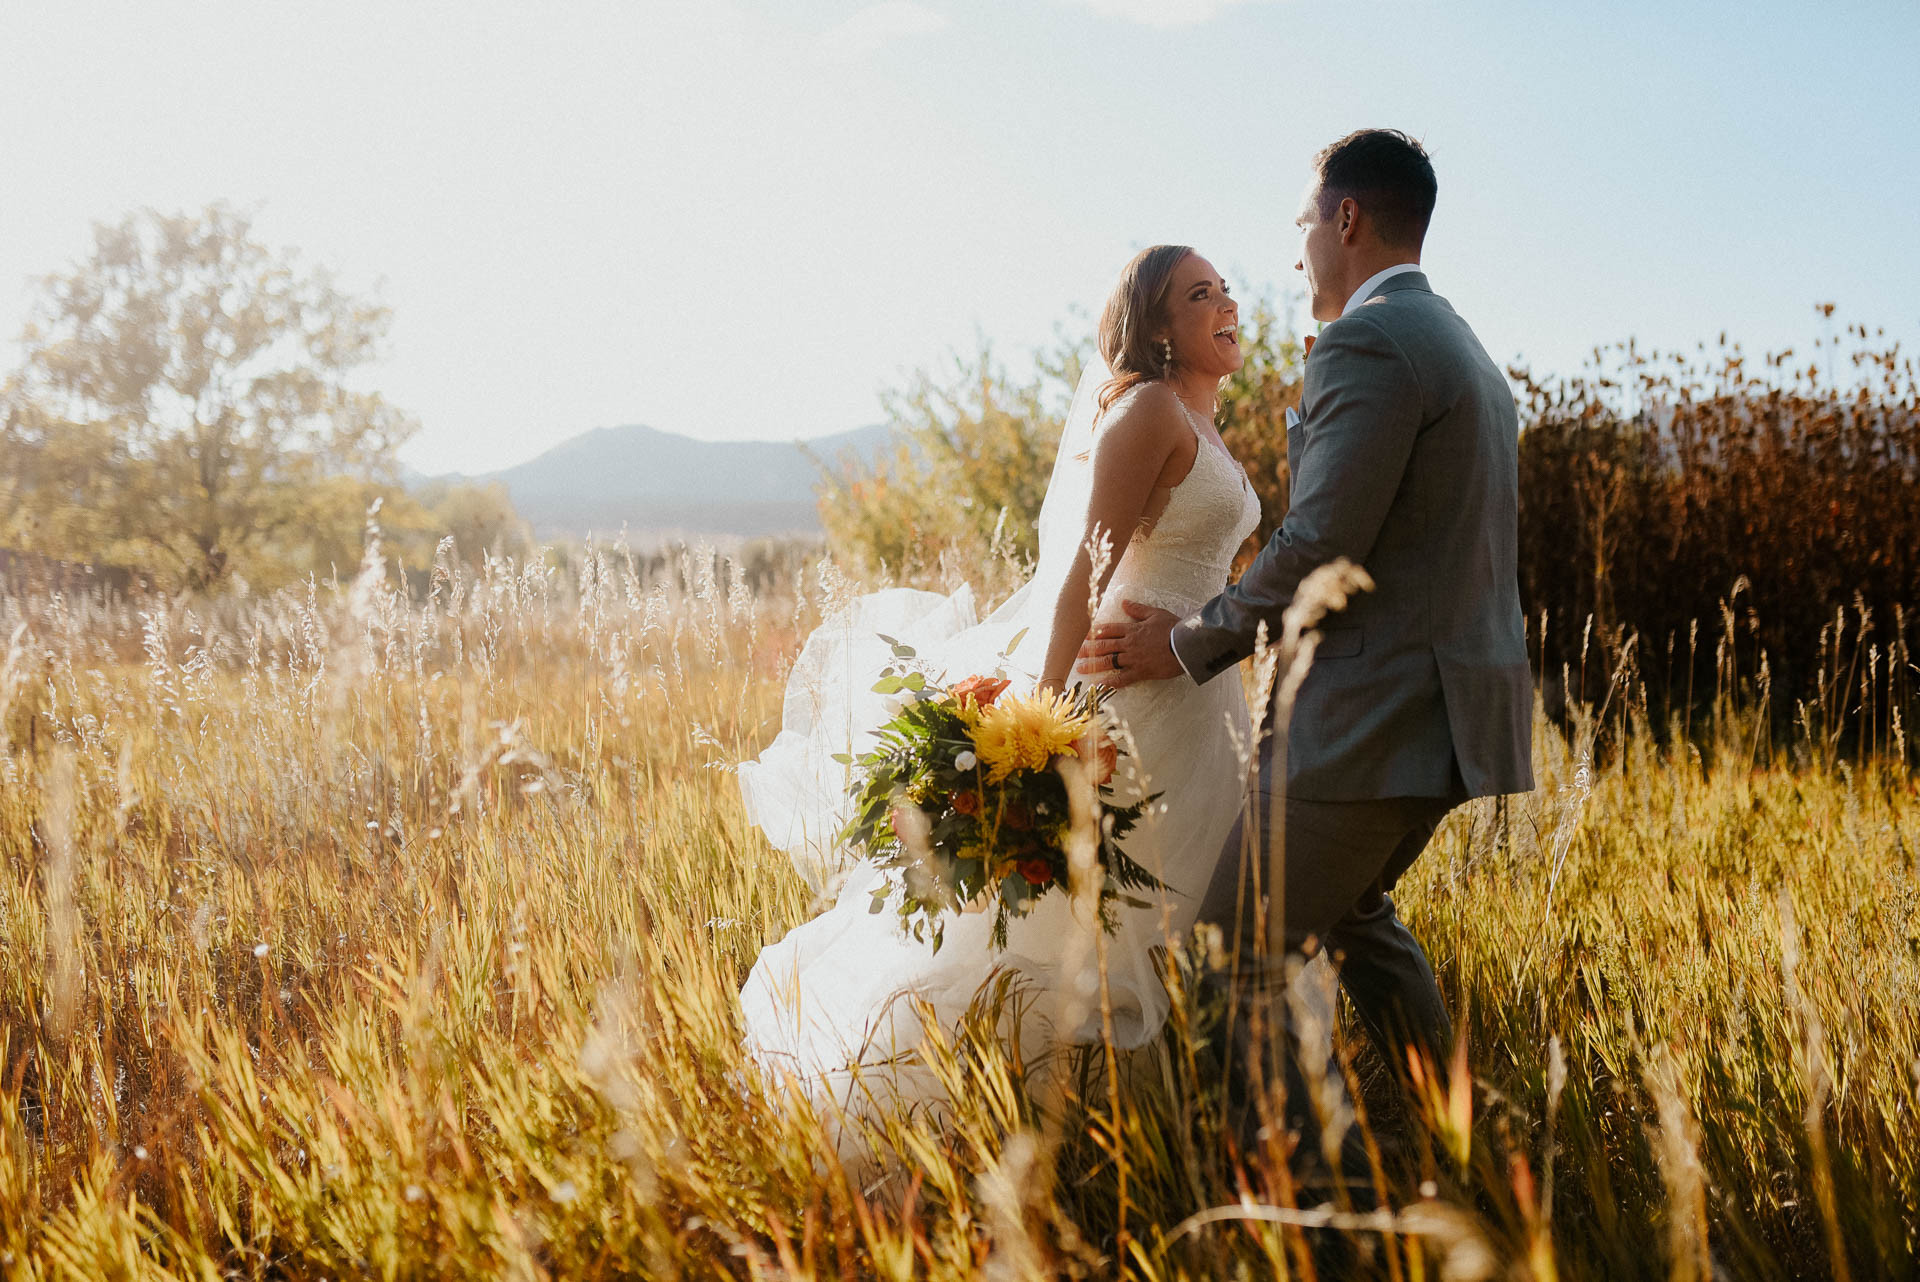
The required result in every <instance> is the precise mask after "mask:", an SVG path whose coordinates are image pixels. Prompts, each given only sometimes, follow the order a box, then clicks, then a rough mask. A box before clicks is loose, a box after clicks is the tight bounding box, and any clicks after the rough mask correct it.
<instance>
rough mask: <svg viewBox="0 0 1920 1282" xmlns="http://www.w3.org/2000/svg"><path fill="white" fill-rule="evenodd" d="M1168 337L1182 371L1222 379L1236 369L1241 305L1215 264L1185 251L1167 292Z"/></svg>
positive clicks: (1176, 364)
mask: <svg viewBox="0 0 1920 1282" xmlns="http://www.w3.org/2000/svg"><path fill="white" fill-rule="evenodd" d="M1167 338H1168V339H1169V341H1171V342H1172V343H1173V363H1174V365H1175V366H1176V367H1178V368H1179V369H1181V370H1186V371H1191V372H1193V373H1196V374H1202V375H1212V376H1213V377H1215V378H1225V377H1226V376H1227V375H1229V374H1231V373H1233V371H1235V370H1237V369H1239V368H1240V363H1241V361H1242V360H1243V359H1244V358H1243V357H1242V356H1241V354H1240V304H1238V303H1236V302H1234V301H1233V299H1232V298H1231V297H1230V296H1229V295H1228V293H1227V284H1226V282H1225V281H1223V280H1221V279H1220V273H1219V272H1217V271H1215V270H1214V269H1213V264H1212V263H1210V262H1208V261H1207V260H1206V259H1204V258H1202V257H1200V255H1198V254H1188V255H1187V256H1186V257H1185V258H1183V259H1181V260H1180V265H1179V266H1178V267H1175V268H1174V269H1173V285H1172V287H1171V288H1170V289H1169V290H1168V291H1167Z"/></svg>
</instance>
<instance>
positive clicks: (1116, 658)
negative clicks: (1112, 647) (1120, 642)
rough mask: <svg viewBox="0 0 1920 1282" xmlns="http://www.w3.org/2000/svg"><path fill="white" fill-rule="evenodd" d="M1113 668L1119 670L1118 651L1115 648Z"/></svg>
mask: <svg viewBox="0 0 1920 1282" xmlns="http://www.w3.org/2000/svg"><path fill="white" fill-rule="evenodd" d="M1113 670H1114V671H1115V672H1118V671H1120V653H1119V651H1117V650H1116V651H1115V652H1114V655H1113Z"/></svg>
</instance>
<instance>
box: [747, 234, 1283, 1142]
mask: <svg viewBox="0 0 1920 1282" xmlns="http://www.w3.org/2000/svg"><path fill="white" fill-rule="evenodd" d="M1238 321H1239V309H1238V306H1237V304H1235V302H1234V301H1233V299H1232V298H1231V297H1230V296H1229V295H1228V292H1227V287H1226V285H1225V283H1224V282H1223V281H1221V279H1220V276H1219V273H1218V272H1216V271H1215V270H1214V269H1213V265H1212V264H1211V263H1209V262H1208V261H1207V260H1206V259H1204V258H1202V257H1201V256H1200V255H1199V254H1197V253H1195V252H1193V250H1191V249H1190V248H1188V247H1186V246H1183V245H1156V246H1154V247H1153V248H1151V249H1148V250H1145V251H1143V252H1141V253H1140V254H1139V255H1137V256H1136V257H1135V258H1134V259H1133V261H1132V262H1130V263H1128V264H1127V267H1126V270H1125V271H1124V272H1123V273H1122V274H1121V277H1120V280H1119V283H1118V284H1117V285H1116V286H1115V288H1114V290H1113V293H1112V295H1111V296H1110V297H1109V298H1108V300H1107V303H1106V306H1105V309H1104V311H1103V313H1102V315H1101V319H1100V328H1099V339H1098V345H1099V353H1100V356H1101V358H1102V361H1103V362H1104V366H1103V367H1101V366H1097V367H1096V368H1095V369H1094V370H1090V371H1089V373H1088V376H1087V377H1083V378H1082V380H1081V383H1080V387H1079V389H1078V390H1077V391H1076V393H1075V395H1074V402H1073V407H1072V409H1071V410H1070V411H1069V413H1068V417H1067V426H1066V429H1065V431H1064V432H1063V434H1062V437H1061V442H1060V451H1059V455H1058V459H1057V461H1056V463H1055V465H1054V470H1053V476H1052V478H1051V480H1050V481H1049V483H1048V489H1047V497H1046V502H1045V504H1044V505H1043V507H1042V510H1041V514H1040V523H1039V536H1040V556H1039V562H1038V565H1037V567H1036V571H1035V573H1034V576H1033V578H1032V579H1031V581H1029V582H1028V583H1027V585H1026V586H1025V587H1023V588H1021V589H1020V591H1018V592H1016V593H1015V594H1014V595H1013V597H1011V598H1010V599H1009V600H1008V601H1007V602H1006V603H1005V604H1004V605H1003V606H1001V607H1000V609H998V610H997V611H995V612H994V613H993V614H992V615H991V616H990V617H989V618H987V619H986V620H985V621H983V622H978V623H976V622H975V621H974V617H973V613H974V612H973V602H972V597H971V595H970V593H969V592H967V591H966V590H965V589H963V590H962V591H961V592H959V593H956V594H955V595H953V596H951V597H943V596H939V595H936V594H933V593H925V592H913V591H908V590H905V589H900V590H894V591H889V592H881V593H876V594H873V595H871V596H867V597H863V598H861V599H860V600H858V601H856V602H854V603H853V604H852V605H851V606H849V607H848V608H847V609H845V610H843V611H841V612H840V613H839V614H837V615H836V616H835V617H834V618H832V619H830V620H829V621H828V622H826V623H825V624H823V625H822V626H821V627H820V628H819V629H818V630H817V631H816V632H815V633H814V634H813V635H812V637H810V638H809V639H808V641H807V644H806V646H805V648H804V649H803V650H802V652H801V654H800V657H799V659H798V660H797V661H796V664H795V667H794V671H793V674H792V676H791V678H790V679H789V682H788V688H787V698H786V706H785V716H784V720H785V727H784V729H783V730H782V732H781V734H780V735H779V737H778V738H777V739H776V740H775V741H774V743H773V744H772V745H771V746H770V747H769V748H768V749H767V751H766V752H765V753H763V754H762V755H761V756H760V758H759V759H758V760H757V761H752V762H747V763H744V764H743V765H742V766H741V768H740V787H741V791H742V794H743V795H744V798H745V801H746V808H747V813H748V816H749V818H750V819H752V821H753V822H755V823H757V824H758V825H759V826H760V827H761V829H762V830H763V831H764V832H765V833H766V834H767V837H768V838H769V840H771V841H772V842H773V843H774V844H775V845H776V846H778V847H780V848H782V849H784V850H786V851H788V852H789V853H790V854H791V855H792V857H793V858H794V860H795V863H796V866H797V867H799V869H800V870H801V872H802V874H803V875H804V876H806V877H807V878H808V879H809V881H810V882H812V883H813V884H814V886H815V888H816V889H818V890H821V891H822V897H823V898H826V897H829V896H832V906H831V907H829V908H828V909H827V910H826V911H825V912H823V913H822V914H821V915H820V916H818V917H816V918H814V919H813V920H812V921H809V922H807V923H806V924H805V925H802V926H799V927H797V928H795V929H794V930H792V931H790V932H789V933H788V934H787V935H786V937H785V938H783V939H781V940H780V941H779V942H778V943H775V944H773V945H771V946H769V947H768V948H767V949H765V950H764V951H763V952H762V953H761V954H760V957H759V960H758V961H757V962H756V963H755V965H754V967H753V971H752V974H751V975H749V976H748V979H747V983H746V987H745V988H744V990H743V991H742V993H741V1004H742V1006H743V1008H744V1013H745V1018H746V1034H747V1044H748V1047H749V1049H750V1050H751V1052H752V1053H753V1055H754V1056H755V1058H756V1059H757V1060H758V1061H759V1062H760V1063H761V1064H762V1065H763V1066H764V1067H765V1068H767V1069H768V1070H770V1071H771V1072H772V1073H773V1074H775V1075H776V1076H778V1077H782V1078H790V1079H791V1080H792V1081H793V1082H795V1083H796V1084H798V1085H799V1086H800V1087H801V1088H802V1089H804V1090H805V1091H806V1092H807V1093H808V1094H809V1095H810V1096H811V1097H812V1098H813V1100H814V1101H815V1103H816V1104H818V1105H822V1106H824V1108H823V1111H824V1112H826V1113H827V1114H829V1115H832V1114H834V1113H836V1112H853V1113H856V1114H866V1115H872V1114H873V1113H874V1112H875V1111H877V1110H880V1109H884V1108H886V1107H889V1106H895V1107H897V1106H901V1105H905V1106H908V1107H912V1106H916V1105H928V1106H933V1107H936V1108H937V1107H938V1106H939V1104H940V1102H941V1098H942V1096H941V1090H940V1087H939V1085H938V1082H937V1080H936V1079H935V1077H934V1075H933V1073H932V1072H931V1071H930V1070H929V1069H928V1068H927V1067H926V1065H925V1064H924V1063H922V1062H920V1061H919V1060H918V1058H917V1057H916V1055H915V1054H914V1052H915V1050H916V1048H917V1047H918V1046H919V1045H920V1044H921V1042H922V1039H923V1037H924V1036H925V1029H926V1027H927V1023H928V1022H931V1023H933V1024H936V1025H939V1026H943V1027H945V1028H947V1029H952V1028H953V1027H954V1025H955V1024H956V1023H957V1022H958V1021H959V1020H960V1018H961V1017H962V1016H963V1015H965V1014H966V1013H967V1011H968V1009H969V1007H970V1006H971V1005H972V1003H973V1002H974V1000H975V999H976V997H979V996H981V995H983V994H986V993H988V992H990V991H991V990H992V988H993V986H994V981H995V980H996V978H997V977H999V976H1001V975H1005V974H1009V973H1011V974H1012V977H1013V979H1014V980H1015V982H1016V983H1017V985H1018V991H1019V997H1018V999H1017V1000H1016V1001H1015V1002H1013V1003H1011V1004H1009V1006H1008V1007H1006V1008H1003V1010H1002V1013H1001V1018H1002V1020H1003V1024H1002V1032H1003V1035H1006V1036H1017V1037H1018V1038H1019V1045H1020V1048H1021V1054H1022V1056H1023V1057H1024V1058H1027V1059H1028V1060H1030V1061H1031V1060H1033V1059H1034V1058H1036V1057H1037V1056H1038V1055H1040V1054H1043V1053H1044V1052H1045V1051H1047V1050H1049V1049H1053V1048H1058V1047H1061V1046H1064V1045H1069V1044H1075V1043H1085V1042H1091V1041H1097V1040H1098V1039H1099V1037H1100V1033H1101V1028H1102V1024H1103V1017H1110V1019H1111V1027H1112V1030H1113V1036H1114V1040H1115V1042H1116V1043H1117V1044H1118V1045H1119V1046H1120V1047H1122V1048H1130V1047H1133V1046H1138V1045H1140V1044H1142V1043H1144V1042H1146V1041H1147V1040H1149V1039H1150V1038H1152V1037H1153V1036H1154V1035H1155V1034H1156V1033H1158V1031H1159V1029H1160V1026H1161V1024H1162V1022H1163V1021H1164V1019H1165V1016H1166V1010H1167V999H1166V995H1165V992H1164V991H1163V989H1162V987H1161V984H1160V980H1159V977H1158V974H1157V972H1156V970H1155V966H1154V957H1153V950H1154V949H1155V947H1156V946H1157V945H1159V944H1161V943H1163V942H1165V941H1167V940H1170V939H1173V938H1176V937H1178V936H1180V935H1182V934H1184V933H1185V932H1186V931H1188V930H1189V929H1190V928H1191V927H1192V926H1193V924H1194V916H1195V910H1196V907H1197V905H1198V903H1199V899H1200V896H1201V894H1202V893H1203V892H1204V891H1205V890H1206V888H1207V884H1208V881H1209V878H1210V877H1211V876H1212V873H1213V866H1214V863H1215V861H1216V860H1217V859H1218V858H1219V856H1220V851H1221V847H1222V844H1223V843H1224V842H1225V841H1226V839H1227V835H1228V832H1229V830H1230V828H1231V826H1232V824H1233V821H1234V818H1235V816H1236V815H1237V813H1238V811H1239V808H1240V804H1241V797H1242V793H1243V785H1244V781H1245V779H1246V776H1247V771H1246V765H1245V761H1246V758H1247V756H1248V755H1249V754H1250V752H1251V746H1252V745H1251V742H1250V732H1249V728H1248V715H1247V707H1246V702H1245V699H1244V696H1243V695H1242V693H1241V689H1240V683H1239V682H1237V681H1214V682H1209V683H1208V684H1206V685H1194V684H1192V683H1190V682H1185V681H1160V682H1143V683H1141V684H1139V685H1136V686H1131V687H1129V688H1127V689H1124V690H1121V691H1119V692H1117V693H1116V694H1115V695H1114V696H1113V697H1112V698H1111V699H1110V700H1109V702H1108V703H1107V709H1108V710H1109V712H1110V713H1111V714H1113V715H1114V716H1115V717H1116V718H1117V719H1118V720H1119V722H1120V723H1121V725H1122V727H1123V728H1122V730H1121V732H1120V733H1121V736H1122V741H1123V742H1124V743H1125V744H1126V746H1127V748H1128V753H1129V755H1127V756H1125V757H1123V758H1122V761H1121V768H1120V771H1119V773H1118V774H1117V775H1116V776H1115V779H1114V791H1115V794H1116V804H1120V805H1125V804H1128V803H1130V802H1132V801H1134V800H1137V799H1139V798H1140V797H1143V796H1147V795H1150V794H1153V793H1159V794H1160V800H1159V801H1158V802H1157V803H1156V804H1155V805H1153V806H1152V807H1149V810H1148V812H1147V815H1146V816H1145V817H1144V818H1143V820H1142V822H1141V824H1140V826H1139V827H1138V828H1136V829H1135V830H1134V831H1133V832H1132V834H1130V835H1129V836H1128V838H1127V842H1126V848H1127V853H1128V854H1129V855H1131V856H1132V857H1133V858H1135V859H1136V860H1138V861H1139V862H1140V863H1141V864H1142V865H1144V866H1145V867H1146V868H1147V869H1148V870H1149V871H1150V872H1152V873H1153V874H1154V875H1155V876H1156V877H1158V878H1159V880H1160V881H1161V882H1162V883H1164V886H1165V889H1164V890H1163V891H1160V892H1157V893H1156V894H1155V895H1154V896H1153V898H1154V899H1155V901H1156V902H1154V903H1153V904H1152V906H1151V907H1148V908H1120V909H1118V914H1119V917H1118V923H1117V926H1116V928H1115V930H1114V931H1113V933H1112V935H1111V936H1110V938H1109V939H1108V941H1107V947H1106V952H1107V957H1106V963H1105V965H1106V992H1105V995H1104V1002H1105V1010H1104V1011H1103V1009H1102V1004H1103V1002H1102V993H1101V984H1100V979H1101V976H1100V963H1099V960H1098V953H1099V948H1098V944H1099V940H1098V931H1099V927H1098V925H1097V923H1096V922H1095V921H1093V920H1092V919H1091V917H1090V914H1088V913H1086V912H1085V911H1084V910H1082V911H1076V908H1075V906H1074V904H1073V903H1072V902H1071V901H1070V900H1069V898H1068V897H1067V896H1065V895H1059V894H1056V895H1049V896H1047V897H1045V898H1043V899H1041V900H1040V901H1038V902H1037V904H1036V905H1035V906H1034V907H1033V910H1032V911H1031V912H1030V913H1028V914H1027V915H1026V916H1024V917H1021V918H1017V919H1015V920H1014V921H1013V922H1012V923H1011V927H1010V930H1009V935H1008V946H1007V947H1006V949H1005V950H1004V951H1000V950H996V949H994V948H993V947H992V946H991V942H990V938H989V936H990V931H991V923H992V915H991V914H989V913H974V914H966V915H962V916H961V917H959V918H958V919H957V920H953V921H951V922H949V924H948V926H947V929H946V938H945V943H944V945H943V946H942V947H941V948H940V950H939V951H938V952H934V951H933V950H932V948H931V947H930V946H929V945H928V944H925V943H920V942H917V941H915V940H913V939H911V938H908V937H906V936H904V935H903V934H901V932H900V929H899V927H898V925H897V924H896V923H897V918H896V917H895V915H894V914H893V913H891V912H879V913H874V912H870V911H869V909H870V906H871V902H872V898H873V892H874V890H875V889H876V888H877V887H879V886H880V885H882V884H883V881H884V877H883V874H881V873H880V872H879V870H877V869H876V868H875V867H874V866H873V865H871V864H868V863H864V862H862V863H856V864H854V865H853V866H851V867H845V866H844V864H845V863H846V856H845V855H844V853H843V852H842V851H840V850H839V849H838V848H837V846H836V843H835V836H836V835H837V833H838V832H839V831H840V828H841V826H842V825H843V824H844V823H845V822H846V819H847V809H846V788H847V782H848V774H847V767H846V766H845V765H844V764H843V763H842V762H841V761H836V760H835V756H836V754H846V753H848V752H856V753H857V752H864V751H866V750H867V747H868V746H869V745H868V743H867V741H866V740H867V732H868V731H870V730H871V729H873V728H874V727H875V726H877V725H879V724H880V723H881V722H882V721H884V720H885V719H887V717H888V716H889V712H890V710H889V708H888V706H887V701H886V699H885V698H884V697H883V696H880V695H877V694H874V693H872V692H871V689H870V687H871V686H872V685H873V683H874V681H875V679H876V677H877V676H878V674H879V671H880V669H881V668H882V667H883V666H884V665H885V663H886V662H887V660H888V658H889V656H890V653H891V649H890V646H889V645H888V643H887V641H885V640H882V639H881V635H880V634H883V633H884V634H886V635H887V636H889V637H892V638H895V639H897V640H899V641H902V642H905V643H907V644H910V645H912V646H913V647H914V648H915V649H916V650H917V651H918V654H919V657H920V659H921V660H922V661H924V662H926V663H927V664H928V665H929V666H930V667H931V668H932V669H933V670H934V671H935V672H936V673H939V672H944V674H945V677H946V679H948V680H959V679H961V678H964V677H967V676H970V675H973V674H975V673H984V674H990V673H992V672H994V671H995V670H996V668H1004V669H1005V672H1006V675H1007V676H1009V677H1010V678H1012V680H1013V684H1014V691H1015V692H1016V693H1018V692H1019V691H1020V690H1021V689H1022V688H1023V687H1024V688H1026V689H1031V688H1033V687H1034V686H1035V685H1038V686H1042V687H1050V688H1053V689H1060V688H1062V687H1065V686H1068V685H1070V684H1077V682H1078V678H1076V677H1074V676H1073V675H1072V667H1073V662H1074V657H1075V655H1076V653H1077V651H1078V650H1079V647H1080V643H1081V640H1082V639H1083V638H1084V637H1085V636H1086V635H1087V633H1088V631H1089V630H1090V628H1091V626H1092V624H1093V623H1095V622H1096V621H1098V622H1106V621H1108V620H1110V619H1116V618H1119V617H1121V612H1122V604H1121V603H1122V599H1123V598H1124V599H1125V601H1127V602H1129V603H1139V604H1141V605H1147V606H1157V607H1160V608H1162V609H1166V610H1171V611H1173V612H1174V613H1176V614H1181V615H1184V614H1187V613H1190V612H1191V611H1193V610H1194V609H1196V608H1198V607H1199V606H1200V605H1202V604H1204V603H1205V602H1206V601H1207V600H1209V599H1210V598H1211V597H1213V596H1214V595H1215V594H1216V593H1218V592H1219V591H1220V590H1221V589H1222V588H1223V587H1224V586H1225V585H1226V580H1227V570H1228V567H1229V565H1230V563H1231V562H1232V559H1233V556H1234V553H1235V552H1236V551H1237V550H1238V549H1239V547H1240V545H1241V543H1242V542H1244V541H1245V539H1246V538H1247V536H1248V535H1249V534H1251V533H1252V532H1253V530H1254V528H1255V526H1256V525H1257V523H1258V521H1259V518H1260V506H1259V502H1258V500H1257V499H1256V497H1255V495H1254V492H1253V488H1252V486H1251V485H1249V484H1248V482H1247V478H1246V473H1245V472H1244V471H1243V470H1242V468H1241V467H1240V466H1239V465H1238V464H1236V463H1235V462H1234V461H1233V458H1232V456H1231V455H1230V454H1229V453H1228V452H1227V449H1226V446H1225V445H1224V444H1222V443H1221V440H1220V437H1219V434H1218V433H1217V432H1216V431H1215V430H1214V426H1213V420H1214V412H1215V398H1216V396H1217V394H1218V390H1219V385H1220V381H1221V379H1223V378H1224V377H1226V376H1227V375H1229V374H1231V373H1233V372H1234V371H1235V370H1237V369H1238V368H1240V364H1241V354H1240V345H1239V336H1238ZM1107 541H1110V544H1111V546H1112V547H1113V548H1114V549H1115V551H1116V552H1117V555H1116V556H1113V557H1104V556H1096V555H1095V554H1094V552H1093V551H1092V550H1091V549H1093V548H1096V547H1099V546H1101V545H1102V544H1103V543H1104V542H1107ZM1096 599H1097V600H1098V601H1099V602H1100V606H1099V608H1098V610H1097V611H1095V610H1091V609H1090V608H1089V603H1090V602H1091V601H1094V600H1096ZM1009 647H1011V648H1009ZM1009 1025H1016V1026H1014V1027H1009Z"/></svg>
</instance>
